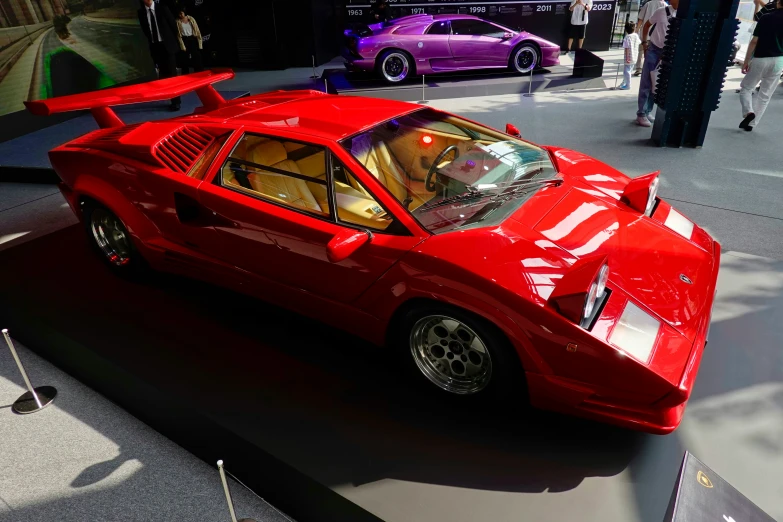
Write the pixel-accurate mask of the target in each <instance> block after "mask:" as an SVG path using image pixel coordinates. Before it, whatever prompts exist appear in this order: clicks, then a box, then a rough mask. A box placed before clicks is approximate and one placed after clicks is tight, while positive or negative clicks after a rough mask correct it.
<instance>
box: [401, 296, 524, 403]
mask: <svg viewBox="0 0 783 522" xmlns="http://www.w3.org/2000/svg"><path fill="white" fill-rule="evenodd" d="M400 326H401V328H400V331H399V334H398V335H399V338H398V345H399V346H398V349H399V350H400V351H401V352H403V353H407V357H406V358H407V360H408V365H409V367H410V368H411V370H412V373H414V374H416V375H417V376H418V378H419V379H420V380H422V379H421V378H422V377H423V381H424V382H425V384H428V385H429V386H430V388H433V387H434V388H437V389H439V390H440V391H441V392H445V393H446V394H448V395H452V396H462V397H477V398H478V397H481V398H482V400H483V398H488V397H492V398H494V399H505V398H509V397H510V396H512V395H517V396H518V395H520V393H519V392H522V394H524V390H525V385H524V374H523V372H522V371H521V364H520V362H519V358H518V356H517V354H516V352H515V351H514V349H513V347H512V346H511V344H510V343H509V341H508V339H507V338H506V337H505V335H503V333H502V332H500V331H499V330H498V329H497V327H495V326H494V325H493V324H491V323H488V322H487V321H485V320H484V319H482V318H480V317H476V316H474V315H473V314H471V313H469V312H466V311H464V310H461V309H459V308H455V307H451V306H448V305H437V304H434V305H431V306H420V307H417V308H415V309H412V310H410V311H409V312H407V313H406V314H405V316H404V318H403V321H402V324H401V325H400Z"/></svg>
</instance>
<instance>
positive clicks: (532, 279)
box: [37, 72, 720, 433]
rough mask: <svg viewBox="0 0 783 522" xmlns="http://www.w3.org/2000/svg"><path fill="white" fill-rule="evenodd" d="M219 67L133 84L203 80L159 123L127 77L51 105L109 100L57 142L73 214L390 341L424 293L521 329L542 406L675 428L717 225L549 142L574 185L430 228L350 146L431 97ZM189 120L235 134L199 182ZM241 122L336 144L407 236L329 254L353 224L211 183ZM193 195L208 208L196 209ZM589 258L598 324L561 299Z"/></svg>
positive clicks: (519, 341)
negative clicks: (184, 109)
mask: <svg viewBox="0 0 783 522" xmlns="http://www.w3.org/2000/svg"><path fill="white" fill-rule="evenodd" d="M208 74H214V73H208V72H207V73H197V74H195V75H189V76H186V77H180V79H179V81H181V82H182V83H181V84H177V85H181V86H178V87H177V88H176V89H172V88H171V87H170V86H168V87H167V84H166V83H165V82H167V81H170V80H160V81H157V82H152V83H150V84H145V85H141V86H135V87H134V88H133V89H134V90H135V92H136V98H137V99H142V101H148V100H150V99H163V98H167V97H170V96H171V95H172V90H174V91H176V90H177V89H179V91H180V92H181V93H184V92H187V90H188V88H187V82H186V81H182V80H181V79H182V78H189V77H193V78H195V79H196V80H198V81H197V82H194V83H198V86H197V88H198V89H201V92H200V93H199V94H200V96H203V97H202V100H204V99H206V100H207V102H205V107H204V108H202V109H200V110H197V111H196V114H195V115H190V116H183V117H177V118H173V119H170V120H167V121H162V122H155V123H145V124H141V125H135V126H127V127H116V126H114V125H113V124H112V122H113V119H112V118H111V117H107V116H106V114H105V112H106V111H109V112H110V109H108V108H106V106H107V105H110V104H112V103H113V102H112V101H111V100H116V99H117V98H116V96H118V94H117V93H116V92H115V93H112V92H111V91H119V94H123V93H127V89H128V88H118V89H109V90H108V91H102V92H105V93H108V94H106V95H101V93H98V94H97V95H77V96H82V97H83V99H80V100H76V101H77V102H78V103H75V102H74V101H73V100H65V101H64V102H62V103H61V102H60V101H58V100H60V99H53V100H46V102H48V104H47V105H46V110H44V109H42V108H41V107H38V109H37V110H38V111H39V112H40V113H49V112H58V111H59V110H70V109H69V108H70V107H73V106H74V105H76V106H78V107H83V106H84V105H87V106H88V107H92V106H93V105H94V106H98V107H99V108H100V107H103V108H100V109H99V110H96V111H94V112H98V113H99V118H102V119H103V121H104V122H105V123H107V125H106V127H107V128H105V129H102V130H98V131H95V132H93V133H90V134H88V135H86V136H83V137H81V138H78V139H76V140H73V141H72V142H69V143H66V144H64V145H62V146H60V147H57V148H55V149H54V150H52V151H51V152H50V159H51V163H52V165H53V167H54V169H55V170H56V172H57V173H58V175H59V176H60V177H61V179H62V180H63V183H62V185H61V189H62V192H63V194H64V196H65V197H66V199H67V201H68V203H69V204H70V205H71V207H72V208H73V209H74V212H75V213H76V215H77V216H79V217H80V218H81V217H82V216H81V211H80V203H81V201H83V200H84V199H85V198H91V199H94V200H96V201H97V202H100V203H101V204H103V205H105V206H106V207H108V208H109V209H111V210H112V211H113V212H114V213H115V214H116V215H117V216H118V217H119V218H120V219H121V220H122V221H123V222H124V223H125V225H126V227H127V228H128V230H129V232H130V234H131V236H132V237H133V240H134V244H135V245H136V247H137V248H138V250H139V251H140V252H141V253H142V255H143V256H144V257H145V259H146V260H147V261H148V262H149V263H150V264H151V265H152V266H153V267H154V268H156V269H159V270H163V271H168V272H173V273H178V274H183V275H187V276H190V277H194V278H199V279H202V280H206V281H209V282H213V283H217V284H219V285H221V286H226V287H229V288H232V289H234V290H237V291H240V292H244V293H248V294H251V295H254V296H257V297H259V298H261V299H265V300H268V301H271V302H273V303H276V304H278V305H281V306H284V307H287V308H290V309H292V310H295V311H296V312H299V313H302V314H305V315H308V316H311V317H315V318H317V319H319V320H322V321H324V322H326V323H329V324H332V325H334V326H336V327H339V328H342V329H345V330H348V331H350V332H351V333H353V334H355V335H358V336H360V337H363V338H365V339H368V340H370V341H371V342H373V343H376V344H383V343H385V342H386V341H387V337H388V335H389V328H390V327H393V326H394V324H395V317H396V315H395V314H397V313H398V312H399V311H400V310H403V309H405V307H406V306H408V305H410V304H411V303H414V302H417V301H418V300H427V301H430V302H431V301H438V302H444V303H449V304H452V305H454V306H458V307H460V308H463V309H465V310H468V311H470V312H472V313H474V314H477V315H479V316H481V317H484V318H485V319H487V320H489V321H491V322H492V323H494V324H495V325H497V326H498V328H500V330H501V331H502V332H503V333H504V334H505V335H506V336H507V337H508V339H509V341H510V342H511V344H512V346H513V347H514V349H515V350H516V352H517V354H518V355H519V359H520V362H521V364H522V366H523V368H524V371H525V374H526V377H527V385H528V392H529V396H530V399H531V402H532V403H533V404H534V405H535V406H539V407H542V408H548V409H553V410H558V411H562V412H566V413H570V414H576V415H582V416H586V417H590V418H594V419H599V420H602V421H605V422H611V423H615V424H619V425H622V426H626V427H631V428H635V429H640V430H645V431H649V432H653V433H668V432H670V431H672V430H674V429H675V428H676V427H677V425H678V424H679V422H680V419H681V418H682V415H683V413H684V409H685V403H686V401H687V399H688V397H689V396H690V393H691V390H692V388H693V384H694V381H695V378H696V374H697V371H698V367H699V363H700V360H701V356H702V353H703V350H704V346H705V344H706V336H707V331H708V327H709V320H710V314H711V308H712V304H713V300H714V293H715V285H716V280H717V274H718V266H719V259H720V246H719V245H718V243H717V242H715V241H713V240H712V238H710V236H709V235H708V234H707V233H706V232H705V231H703V230H702V229H700V228H699V227H698V226H695V225H694V227H693V232H692V234H691V237H690V238H686V237H682V236H681V235H678V234H677V233H675V232H674V231H673V230H671V229H670V228H668V227H667V225H666V223H667V217H668V215H669V213H670V212H672V209H671V207H670V205H668V204H667V203H666V202H665V201H663V200H658V202H657V206H656V209H655V211H654V212H653V214H652V216H651V217H647V216H645V215H643V214H642V213H640V212H638V211H637V210H634V209H633V208H631V207H630V206H628V205H626V204H625V203H623V202H621V201H620V198H621V195H622V193H623V190H624V189H625V187H626V186H627V185H628V183H629V181H630V180H629V178H628V177H627V176H625V175H623V174H622V173H620V172H618V171H616V170H615V169H613V168H611V167H609V166H608V165H605V164H603V163H601V162H599V161H597V160H595V159H593V158H590V157H588V156H585V155H583V154H580V153H577V152H574V151H569V150H566V149H560V148H556V147H546V149H547V150H548V151H549V153H550V155H551V157H552V160H553V163H554V164H555V166H556V168H557V170H558V171H559V173H560V175H562V177H563V183H561V184H560V185H553V186H545V187H542V188H540V189H539V190H538V191H537V192H536V193H535V194H534V195H533V196H531V197H530V199H529V200H528V201H527V202H525V203H524V204H523V205H521V206H520V208H519V209H518V210H516V211H515V212H514V213H513V214H512V215H511V216H509V217H508V218H507V219H505V220H504V221H502V222H501V223H500V224H499V225H497V226H491V227H483V228H469V229H464V230H462V229H460V230H455V231H452V232H448V233H443V234H435V235H433V234H431V233H429V232H428V231H427V230H425V229H424V228H422V227H421V226H420V225H419V223H418V222H417V220H416V219H415V218H414V217H413V216H412V215H411V214H410V213H409V212H408V211H407V210H406V209H405V208H403V206H402V205H401V204H400V203H399V201H398V200H397V199H396V198H395V197H394V196H393V195H392V194H391V193H390V192H389V191H388V190H387V189H386V188H385V187H384V186H383V185H382V184H381V183H380V182H379V181H378V180H377V179H376V178H375V177H374V176H373V175H372V174H370V173H369V172H368V171H367V170H365V169H364V167H363V166H362V165H361V164H360V163H359V162H357V161H356V159H355V158H354V157H353V156H352V154H351V153H349V152H348V151H347V150H345V149H344V148H343V147H342V146H341V145H340V144H339V143H338V140H340V139H342V138H344V137H346V136H351V135H353V134H356V133H357V132H359V131H361V130H363V129H367V128H369V127H372V126H374V125H376V124H378V123H381V122H383V121H386V120H389V119H391V118H395V117H399V116H401V115H404V114H407V113H410V112H412V111H415V110H417V109H419V106H417V105H412V104H408V103H403V102H394V101H387V100H375V99H370V98H352V97H344V96H331V95H325V94H323V93H316V92H312V91H300V92H274V93H269V94H265V95H259V96H251V97H247V98H241V99H238V100H234V101H228V102H227V101H224V100H223V101H221V100H222V99H221V100H217V99H215V95H216V93H215V95H213V94H212V93H210V92H206V93H205V92H204V89H205V88H204V81H205V80H204V78H205V77H208V76H207V75H208ZM161 85H162V86H163V87H161ZM158 89H159V90H160V92H158ZM213 92H214V91H213ZM161 93H162V94H161ZM217 96H219V95H217ZM67 98H73V97H67ZM90 104H93V105H90ZM191 127H194V128H196V129H195V130H196V131H198V132H203V133H205V135H206V136H208V138H207V139H206V141H205V142H210V141H209V140H211V139H212V138H211V137H209V136H212V137H217V136H221V135H224V134H225V133H231V134H230V136H229V137H228V138H227V139H226V141H225V143H224V144H223V145H222V148H221V149H220V151H219V152H218V153H217V155H216V156H215V157H214V158H213V159H212V161H211V163H210V164H208V166H207V167H206V170H205V172H204V173H203V176H202V178H201V179H197V178H194V177H189V176H188V175H186V174H184V173H183V172H182V170H183V169H186V167H187V168H190V165H192V164H195V162H196V161H197V159H198V154H196V155H195V157H191V156H192V155H188V154H185V153H183V154H182V155H181V156H180V157H179V159H177V158H174V160H175V161H181V162H183V163H184V164H185V167H181V166H177V164H176V163H170V162H171V159H169V160H167V159H166V158H165V157H164V156H166V154H169V153H167V152H166V150H165V147H168V145H165V144H162V143H163V142H164V141H166V140H173V141H171V143H175V142H176V140H175V138H176V136H178V134H177V133H181V132H183V131H182V129H183V128H191ZM245 131H252V132H256V133H259V134H264V135H269V136H274V137H280V138H285V139H289V140H298V141H302V142H306V143H309V144H313V145H319V146H322V147H325V148H326V149H327V150H329V151H331V153H332V154H333V155H334V157H336V158H337V159H339V160H340V161H341V162H342V163H343V164H344V165H345V166H346V167H347V169H348V170H349V171H350V172H352V173H353V174H354V175H355V176H356V178H358V180H359V181H360V182H361V183H362V184H363V185H364V186H365V187H367V189H368V190H369V191H370V192H371V193H372V194H373V195H374V196H375V198H376V199H377V201H378V202H379V203H380V204H381V205H383V206H384V207H385V208H386V209H387V210H388V211H389V212H390V213H392V214H393V215H394V216H395V217H396V218H397V220H398V221H399V223H400V224H401V225H402V226H403V227H404V228H405V229H406V230H407V233H405V234H399V235H395V234H381V233H378V234H374V235H373V236H372V239H371V240H370V241H367V242H365V243H364V244H362V245H361V246H360V247H359V248H358V249H357V250H356V251H355V252H353V253H352V254H351V255H350V256H349V257H348V258H346V259H343V260H341V261H339V262H333V261H331V260H330V251H329V246H328V245H329V242H330V241H332V240H333V238H335V236H339V237H345V236H346V234H345V231H346V229H347V228H346V227H345V226H344V225H342V224H340V223H338V222H335V221H333V220H329V219H321V218H317V217H314V216H312V215H308V214H305V213H302V212H297V211H295V210H292V209H290V208H286V207H284V206H280V205H277V204H273V203H270V202H267V201H264V200H260V199H254V198H250V197H247V196H246V195H243V194H242V193H239V192H237V191H231V190H228V189H226V188H225V187H222V186H220V185H217V184H214V183H212V181H213V180H214V178H215V176H216V175H217V174H218V172H219V170H220V167H221V165H222V164H223V163H224V161H225V160H226V158H227V157H228V155H229V154H230V153H231V150H232V149H233V147H234V145H235V144H236V143H237V142H238V140H239V139H240V137H241V136H242V134H243V132H245ZM210 143H211V142H210ZM202 152H203V151H202ZM172 165H173V166H172ZM177 170H179V171H177ZM185 172H186V170H185ZM183 201H185V202H191V203H193V204H194V205H199V206H201V207H203V208H205V209H208V210H209V211H211V217H209V218H208V221H207V222H203V223H202V222H184V221H183V219H182V218H181V215H180V210H181V209H180V207H179V206H178V205H180V204H181V203H182V202H183ZM341 233H342V234H343V235H342V236H340V234H341ZM590 256H599V257H601V256H603V257H606V258H607V259H608V261H609V267H610V273H609V282H608V285H607V287H608V288H609V289H610V292H611V293H610V294H609V297H608V298H607V300H606V302H605V304H604V306H603V308H602V309H601V310H600V313H599V315H598V316H597V318H596V319H595V321H594V324H593V325H592V327H591V328H589V329H586V328H583V327H581V326H579V325H578V324H575V323H574V322H573V321H570V320H568V319H566V318H565V317H564V316H563V315H561V314H560V313H558V311H557V309H556V308H555V307H554V306H552V304H551V303H549V302H548V299H549V297H550V296H551V295H552V293H553V291H554V289H555V287H556V286H557V285H558V282H559V281H560V280H561V279H562V278H563V276H564V275H565V274H566V273H568V272H569V270H570V269H571V268H572V266H573V265H574V264H575V263H576V261H577V260H579V259H584V258H586V257H590ZM681 276H682V277H681ZM683 277H684V278H685V279H687V280H689V281H690V283H686V282H685V281H684V280H683ZM629 302H630V303H634V304H635V305H636V306H638V307H639V308H641V309H643V310H645V311H646V312H647V313H648V314H649V315H650V316H651V317H654V318H657V319H658V320H659V321H660V325H661V326H660V328H659V330H658V334H657V338H656V340H655V344H654V350H653V351H652V354H651V355H650V359H649V361H648V362H647V363H644V362H640V361H637V360H636V359H635V358H634V357H631V356H628V355H627V354H625V353H624V352H623V351H622V350H619V349H618V348H616V347H615V346H613V345H612V344H611V342H610V337H611V335H612V331H613V329H614V328H615V327H616V326H617V324H618V321H619V318H620V317H621V315H622V314H623V310H624V309H625V307H626V305H627V303H629Z"/></svg>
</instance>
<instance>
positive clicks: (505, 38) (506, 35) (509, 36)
mask: <svg viewBox="0 0 783 522" xmlns="http://www.w3.org/2000/svg"><path fill="white" fill-rule="evenodd" d="M509 38H514V33H503V39H504V40H508V39H509Z"/></svg>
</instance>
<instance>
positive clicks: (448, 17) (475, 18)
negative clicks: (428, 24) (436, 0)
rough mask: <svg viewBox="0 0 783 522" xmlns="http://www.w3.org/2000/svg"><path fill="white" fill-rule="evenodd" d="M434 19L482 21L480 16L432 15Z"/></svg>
mask: <svg viewBox="0 0 783 522" xmlns="http://www.w3.org/2000/svg"><path fill="white" fill-rule="evenodd" d="M432 19H433V20H481V18H479V17H478V16H473V15H466V14H439V15H432ZM485 21H486V20H485Z"/></svg>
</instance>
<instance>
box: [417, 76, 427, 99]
mask: <svg viewBox="0 0 783 522" xmlns="http://www.w3.org/2000/svg"><path fill="white" fill-rule="evenodd" d="M416 103H420V104H422V105H426V104H427V103H429V102H428V101H427V98H426V95H425V94H424V75H423V74H422V75H421V100H419V101H417V102H416Z"/></svg>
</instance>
